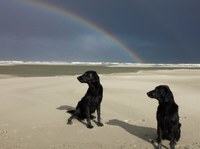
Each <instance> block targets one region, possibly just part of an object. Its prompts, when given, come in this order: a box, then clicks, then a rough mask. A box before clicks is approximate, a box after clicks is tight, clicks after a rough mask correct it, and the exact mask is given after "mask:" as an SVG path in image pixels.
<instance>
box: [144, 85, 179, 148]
mask: <svg viewBox="0 0 200 149" xmlns="http://www.w3.org/2000/svg"><path fill="white" fill-rule="evenodd" d="M147 95H148V96H149V97H150V98H155V99H157V100H158V102H159V106H158V109H157V115H156V116H157V135H158V138H157V139H158V140H157V141H158V149H161V146H162V139H163V140H164V139H167V140H169V141H170V148H171V149H175V144H176V141H178V140H179V138H180V135H181V129H180V127H181V124H180V123H179V115H178V105H177V104H176V103H175V101H174V97H173V94H172V92H171V90H170V89H169V87H168V86H167V85H160V86H157V87H156V88H155V89H154V90H152V91H150V92H148V93H147Z"/></svg>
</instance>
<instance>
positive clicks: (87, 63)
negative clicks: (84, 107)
mask: <svg viewBox="0 0 200 149" xmlns="http://www.w3.org/2000/svg"><path fill="white" fill-rule="evenodd" d="M20 64H37V65H39V64H41V65H42V64H45V65H106V66H108V67H120V66H121V67H183V68H194V67H195V68H200V64H153V63H152V64H148V63H119V62H78V61H77V62H63V61H60V62H59V61H0V65H20Z"/></svg>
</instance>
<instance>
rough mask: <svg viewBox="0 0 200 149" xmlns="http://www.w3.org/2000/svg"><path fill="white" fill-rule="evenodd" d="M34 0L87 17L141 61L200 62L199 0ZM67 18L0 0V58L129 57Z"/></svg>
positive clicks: (126, 60)
mask: <svg viewBox="0 0 200 149" xmlns="http://www.w3.org/2000/svg"><path fill="white" fill-rule="evenodd" d="M35 1H37V2H45V3H51V4H53V5H55V6H56V7H60V8H62V9H66V10H70V11H71V12H73V13H75V14H76V15H78V16H81V17H82V18H84V19H86V20H89V21H90V22H92V23H94V24H96V25H97V26H99V27H101V28H102V29H103V30H105V31H107V32H110V33H111V34H112V35H113V36H115V37H117V38H118V39H120V40H122V41H123V42H124V43H125V44H126V45H128V46H129V47H130V48H131V49H132V50H134V52H136V53H137V54H138V55H139V56H140V57H141V58H142V59H144V61H145V62H152V63H200V60H199V58H198V55H199V53H200V41H199V39H200V29H199V26H200V17H199V14H200V10H199V6H200V1H195V0H176V1H174V0H168V1H157V0H156V1H155V0H152V1H148V0H144V1H141V0H123V1H122V0H100V1H98V0H73V1H71V0H57V1H55V0H35ZM68 19H69V18H67V17H64V16H62V15H58V14H56V13H55V12H53V11H52V12H50V11H46V10H43V9H42V8H40V7H30V6H29V5H28V4H26V3H24V2H23V0H18V1H15V0H1V1H0V20H1V23H0V48H1V50H0V55H1V57H0V58H1V59H6V58H9V56H10V55H12V56H10V57H15V58H16V57H18V59H20V58H21V59H22V58H25V57H26V58H27V59H31V58H32V59H33V58H34V57H35V59H42V58H44V57H46V58H47V59H57V60H65V59H66V57H69V58H70V57H71V59H72V60H74V59H76V60H84V58H85V60H86V61H87V60H88V61H90V60H92V61H95V60H96V61H101V60H102V61H109V60H110V61H124V62H128V61H131V60H130V59H129V58H127V56H125V55H123V52H122V51H120V50H119V49H118V50H116V51H114V50H112V49H116V47H115V45H113V43H112V44H111V43H110V41H106V40H107V39H105V38H103V37H102V36H100V35H98V34H97V33H95V32H92V31H91V30H90V29H87V28H85V27H83V26H80V24H77V23H74V22H73V21H71V20H68ZM27 49H29V52H28V54H27V52H26V50H27ZM55 49H56V50H55ZM80 49H81V50H80ZM91 49H92V50H93V54H91ZM16 50H18V51H21V52H22V53H23V54H22V55H20V54H19V53H17V52H16ZM77 51H79V54H78V55H77V54H75V53H77ZM30 53H31V54H30ZM86 53H90V54H89V55H87V54H86ZM37 55H38V56H37ZM56 55H57V57H56ZM110 55H113V56H110ZM55 57H56V58H55ZM1 59H0V60H1Z"/></svg>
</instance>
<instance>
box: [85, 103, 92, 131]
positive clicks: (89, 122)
mask: <svg viewBox="0 0 200 149" xmlns="http://www.w3.org/2000/svg"><path fill="white" fill-rule="evenodd" d="M86 112H87V113H86V114H87V128H90V129H91V128H93V126H92V124H91V120H90V109H89V107H87V108H86Z"/></svg>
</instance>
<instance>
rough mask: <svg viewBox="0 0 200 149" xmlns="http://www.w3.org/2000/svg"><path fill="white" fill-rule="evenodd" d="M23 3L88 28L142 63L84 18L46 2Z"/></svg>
mask: <svg viewBox="0 0 200 149" xmlns="http://www.w3.org/2000/svg"><path fill="white" fill-rule="evenodd" d="M24 2H25V3H27V4H30V5H31V6H35V7H40V8H42V9H45V10H48V11H53V12H54V13H58V14H60V15H64V16H66V17H69V18H70V19H72V20H74V21H76V22H78V23H79V24H81V25H84V26H85V27H88V28H89V29H91V30H94V31H96V32H98V33H100V34H101V35H103V36H104V37H105V38H107V39H109V40H111V41H112V42H113V43H114V44H115V45H117V46H118V47H119V48H121V49H123V50H124V51H125V52H126V53H128V55H129V56H131V57H132V58H133V59H134V60H136V61H137V62H138V63H144V60H143V59H142V58H141V57H140V56H139V55H138V54H137V53H135V52H134V51H133V50H132V49H130V48H129V47H128V46H127V45H125V44H124V43H123V42H122V41H120V40H119V39H117V38H116V37H114V36H113V35H112V34H111V33H109V32H107V31H105V30H104V29H102V28H100V27H99V26H97V25H96V24H94V23H92V22H90V21H88V20H86V19H85V18H82V17H80V16H78V15H76V14H75V13H72V12H71V11H69V10H66V9H63V8H60V7H58V6H55V5H53V4H51V3H48V2H41V1H40V2H39V1H37V0H24Z"/></svg>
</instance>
